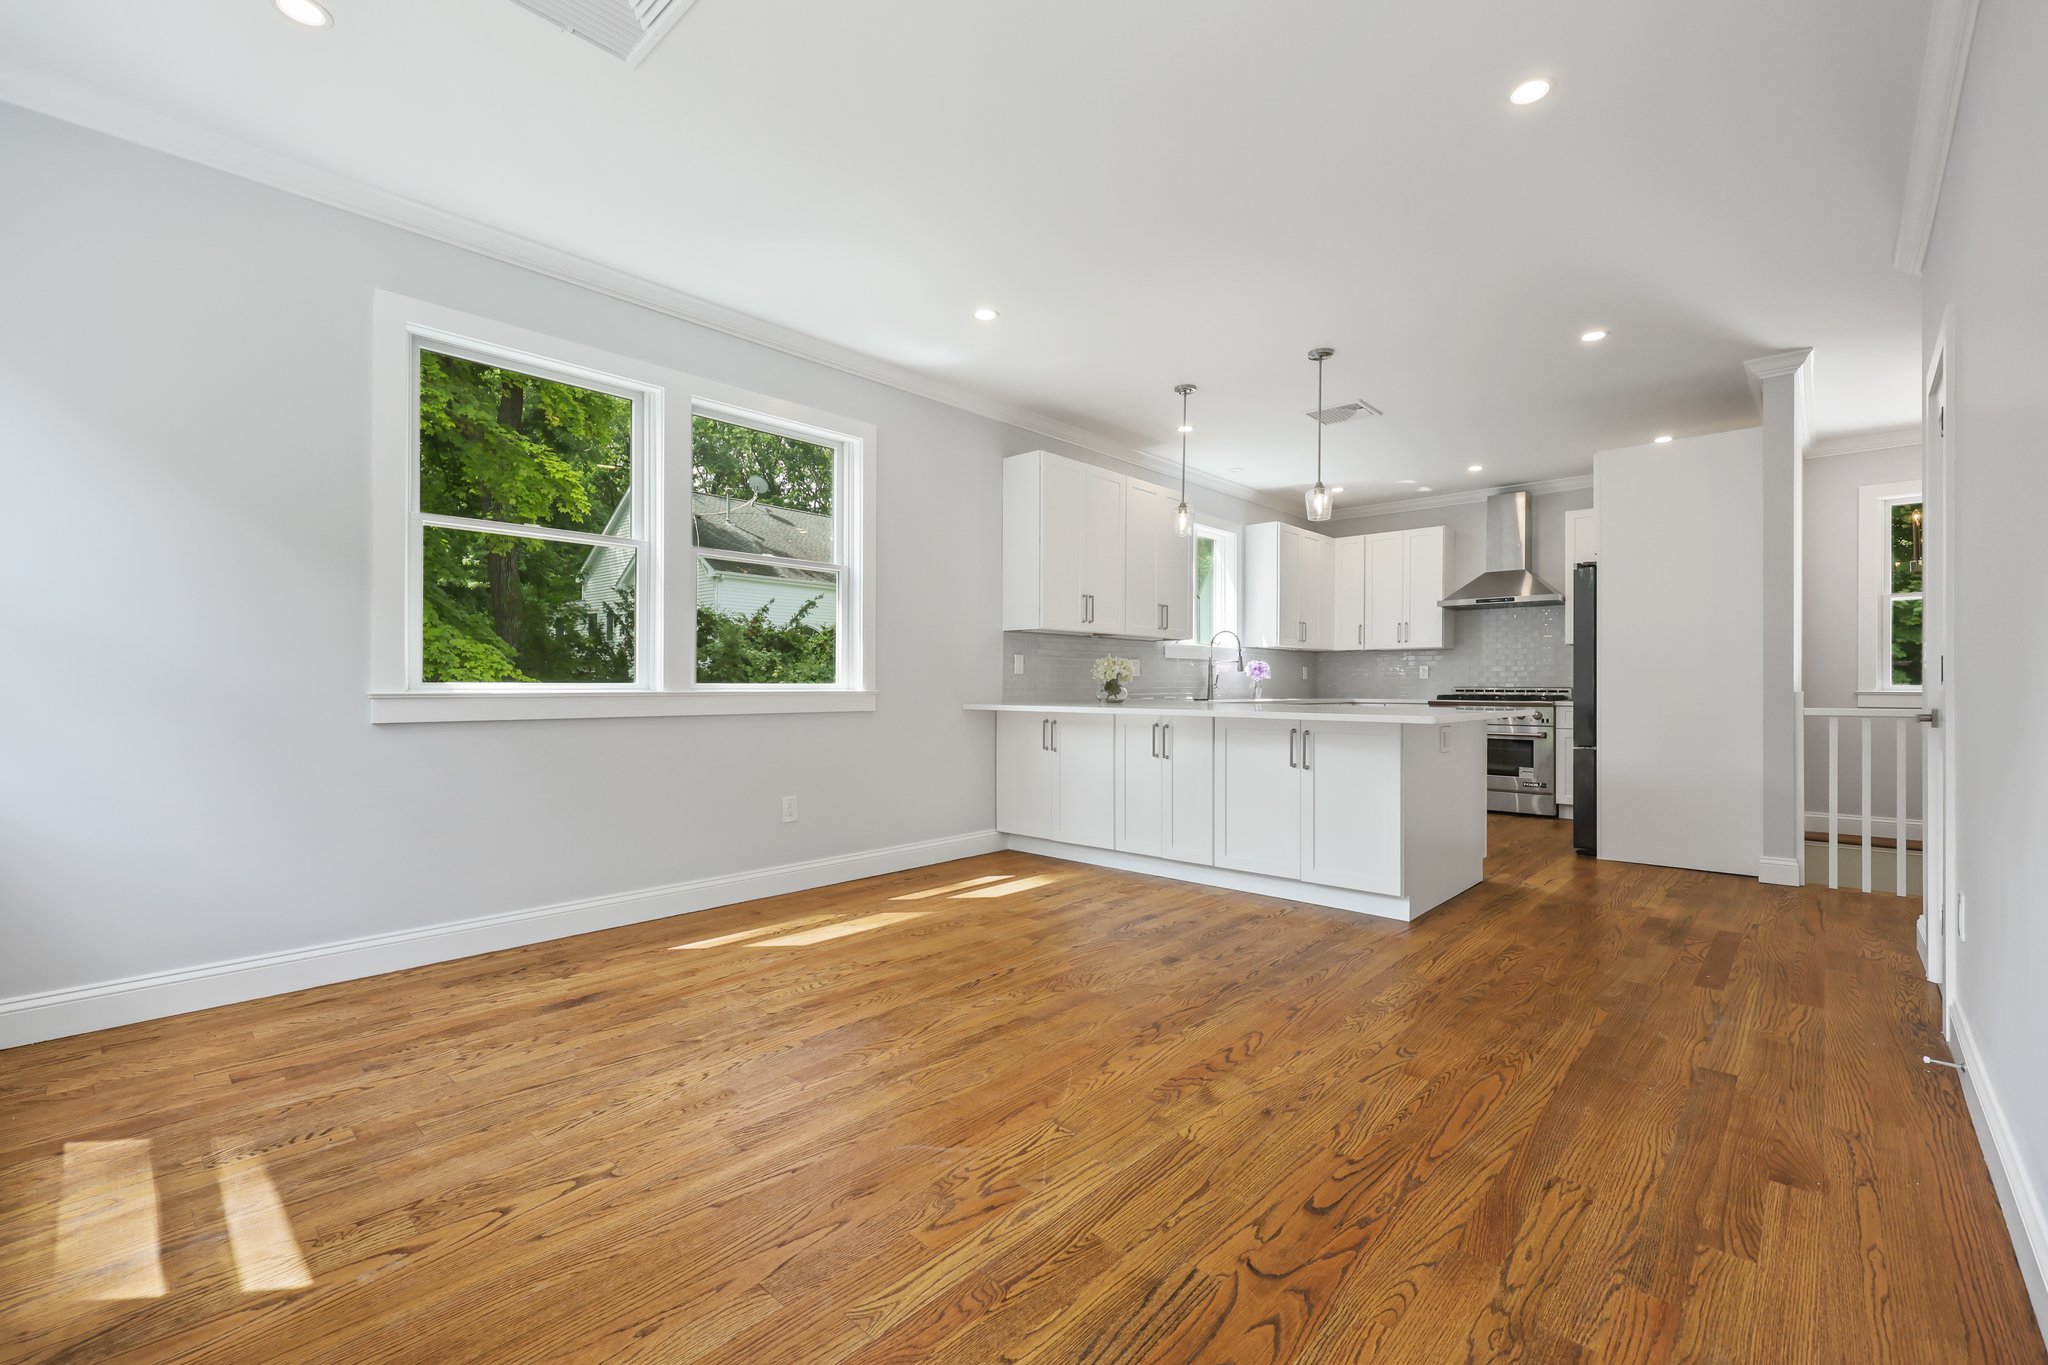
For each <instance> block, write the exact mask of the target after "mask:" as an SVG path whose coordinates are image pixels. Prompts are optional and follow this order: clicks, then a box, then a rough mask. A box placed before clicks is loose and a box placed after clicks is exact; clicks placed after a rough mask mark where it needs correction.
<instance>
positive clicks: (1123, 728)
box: [1116, 716, 1215, 863]
mask: <svg viewBox="0 0 2048 1365" xmlns="http://www.w3.org/2000/svg"><path fill="white" fill-rule="evenodd" d="M1214 734H1215V725H1214V722H1213V721H1211V720H1210V719H1209V718H1208V717H1206V716H1188V717H1186V718H1182V717H1180V716H1119V717H1117V720H1116V788H1117V811H1116V847H1117V850H1118V851H1119V852H1121V853H1142V854H1145V855H1147V856H1149V857H1154V858H1172V859H1174V860H1175V861H1177V862H1184V863H1211V862H1214V861H1215V853H1214V849H1215V838H1214V824H1215V787H1214V780H1215V778H1214V774H1215V768H1214V763H1213V759H1212V750H1213V746H1214Z"/></svg>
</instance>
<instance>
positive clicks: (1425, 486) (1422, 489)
mask: <svg viewBox="0 0 2048 1365" xmlns="http://www.w3.org/2000/svg"><path fill="white" fill-rule="evenodd" d="M1415 491H1416V492H1418V493H1427V492H1428V491H1429V485H1428V484H1424V485H1422V487H1420V488H1418V489H1416V490H1415Z"/></svg>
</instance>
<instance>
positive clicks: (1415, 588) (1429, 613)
mask: <svg viewBox="0 0 2048 1365" xmlns="http://www.w3.org/2000/svg"><path fill="white" fill-rule="evenodd" d="M1401 558H1402V572H1403V577H1404V579H1405V587H1404V596H1405V599H1406V607H1405V611H1406V614H1405V616H1404V617H1403V619H1404V620H1406V621H1407V622H1408V638H1407V639H1406V640H1405V641H1403V643H1404V644H1406V645H1407V647H1408V648H1410V649H1441V648H1443V644H1444V611H1443V608H1442V607H1439V606H1438V605H1437V603H1438V602H1441V601H1442V600H1443V596H1444V592H1445V588H1446V584H1445V583H1444V530H1443V527H1441V526H1426V527H1423V528H1421V529H1419V530H1414V531H1403V532H1402V533H1401Z"/></svg>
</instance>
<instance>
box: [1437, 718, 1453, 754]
mask: <svg viewBox="0 0 2048 1365" xmlns="http://www.w3.org/2000/svg"><path fill="white" fill-rule="evenodd" d="M1436 751H1437V752H1438V753H1440V754H1447V753H1449V752H1450V751H1451V727H1450V726H1448V725H1439V726H1437V727H1436Z"/></svg>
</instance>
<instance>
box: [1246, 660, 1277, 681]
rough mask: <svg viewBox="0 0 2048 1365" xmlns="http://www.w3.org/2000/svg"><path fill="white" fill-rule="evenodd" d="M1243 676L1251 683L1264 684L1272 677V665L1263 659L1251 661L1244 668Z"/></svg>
mask: <svg viewBox="0 0 2048 1365" xmlns="http://www.w3.org/2000/svg"><path fill="white" fill-rule="evenodd" d="M1244 671H1245V676H1246V677H1248V678H1250V679H1251V680H1252V681H1253V682H1264V681H1265V680H1266V679H1268V678H1270V677H1272V676H1273V665H1271V664H1269V663H1267V662H1266V661H1265V660H1264V659H1253V660H1252V661H1251V662H1250V663H1248V664H1246V665H1245V666H1244Z"/></svg>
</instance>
